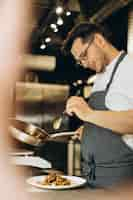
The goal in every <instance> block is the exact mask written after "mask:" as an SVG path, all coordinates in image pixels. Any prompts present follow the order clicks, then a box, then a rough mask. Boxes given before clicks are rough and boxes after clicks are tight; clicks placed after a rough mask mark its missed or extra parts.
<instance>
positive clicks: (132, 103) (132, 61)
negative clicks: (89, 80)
mask: <svg viewBox="0 0 133 200" xmlns="http://www.w3.org/2000/svg"><path fill="white" fill-rule="evenodd" d="M120 54H121V53H120ZM119 56H120V55H118V56H117V57H116V58H115V59H114V60H113V61H112V62H111V63H110V64H109V65H108V66H107V67H106V70H105V72H103V73H98V74H97V75H96V80H95V83H94V86H93V88H92V93H93V92H98V91H103V90H105V89H106V87H107V84H108V82H109V81H110V78H111V75H112V72H113V69H114V67H115V64H116V62H117V60H118V58H119ZM105 105H106V107H107V108H108V109H109V110H112V111H124V110H129V109H133V55H126V56H125V57H124V59H123V60H122V62H121V63H120V64H119V66H118V68H117V70H116V72H115V75H114V77H113V81H112V83H111V85H110V88H109V90H108V93H107V95H106V97H105ZM122 138H123V140H124V142H125V143H126V144H127V145H128V146H129V147H131V148H132V149H133V135H124V136H122Z"/></svg>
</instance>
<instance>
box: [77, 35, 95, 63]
mask: <svg viewBox="0 0 133 200" xmlns="http://www.w3.org/2000/svg"><path fill="white" fill-rule="evenodd" d="M92 41H93V38H91V40H89V42H88V45H87V47H86V48H85V49H84V50H83V51H82V52H81V53H80V55H79V57H78V59H76V65H82V62H83V60H85V59H86V57H87V52H88V49H89V47H90V45H91V43H92Z"/></svg>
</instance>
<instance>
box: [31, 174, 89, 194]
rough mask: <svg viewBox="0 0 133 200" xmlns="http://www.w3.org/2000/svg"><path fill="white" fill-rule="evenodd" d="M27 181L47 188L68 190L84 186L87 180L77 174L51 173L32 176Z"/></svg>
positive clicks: (35, 185) (38, 186)
mask: <svg viewBox="0 0 133 200" xmlns="http://www.w3.org/2000/svg"><path fill="white" fill-rule="evenodd" d="M27 183H28V184H29V185H30V186H34V187H37V188H41V189H45V190H66V189H74V188H78V187H82V186H84V185H85V184H86V180H85V179H84V178H81V177H77V176H67V175H66V176H64V175H58V174H49V175H47V176H46V175H41V176H33V177H30V178H28V179H27Z"/></svg>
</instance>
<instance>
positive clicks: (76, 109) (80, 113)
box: [66, 96, 93, 121]
mask: <svg viewBox="0 0 133 200" xmlns="http://www.w3.org/2000/svg"><path fill="white" fill-rule="evenodd" d="M92 111H93V110H92V109H91V108H90V107H89V106H88V104H87V103H86V102H85V100H84V99H83V98H82V97H77V96H72V97H70V98H69V99H68V101H67V104H66V113H67V114H68V115H70V116H72V115H73V114H75V115H76V116H77V117H78V118H79V119H81V120H82V121H87V116H88V115H89V114H90V113H91V112H92Z"/></svg>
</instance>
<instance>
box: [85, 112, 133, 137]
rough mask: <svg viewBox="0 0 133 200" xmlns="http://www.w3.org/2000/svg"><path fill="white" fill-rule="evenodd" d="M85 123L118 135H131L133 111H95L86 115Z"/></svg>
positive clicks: (132, 130)
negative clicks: (109, 130)
mask: <svg viewBox="0 0 133 200" xmlns="http://www.w3.org/2000/svg"><path fill="white" fill-rule="evenodd" d="M86 121H87V122H90V123H93V124H95V125H98V126H101V127H104V128H108V129H111V130H113V131H115V132H117V133H118V134H127V133H128V134H133V110H130V111H95V110H93V111H92V112H91V113H89V114H88V115H87V118H86Z"/></svg>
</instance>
